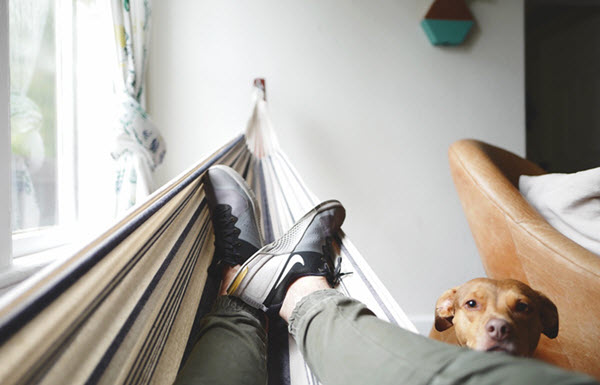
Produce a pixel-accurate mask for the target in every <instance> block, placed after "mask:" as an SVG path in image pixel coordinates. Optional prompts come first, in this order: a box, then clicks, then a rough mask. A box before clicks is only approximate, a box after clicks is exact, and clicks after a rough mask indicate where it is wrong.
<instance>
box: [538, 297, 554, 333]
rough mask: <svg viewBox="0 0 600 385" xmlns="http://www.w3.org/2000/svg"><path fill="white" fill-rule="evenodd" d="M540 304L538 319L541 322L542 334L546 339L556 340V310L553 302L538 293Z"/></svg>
mask: <svg viewBox="0 0 600 385" xmlns="http://www.w3.org/2000/svg"><path fill="white" fill-rule="evenodd" d="M538 295H539V296H540V297H539V303H540V319H541V320H542V326H543V328H544V329H543V330H542V333H544V334H545V335H546V336H547V337H548V338H556V336H557V335H558V310H557V309H556V305H555V304H554V302H552V301H550V299H549V298H548V297H546V296H545V295H543V294H542V293H540V292H539V291H538Z"/></svg>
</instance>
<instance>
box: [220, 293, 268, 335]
mask: <svg viewBox="0 0 600 385" xmlns="http://www.w3.org/2000/svg"><path fill="white" fill-rule="evenodd" d="M211 313H213V314H239V313H246V314H249V315H250V316H251V317H252V318H256V319H257V320H258V321H259V322H260V324H261V325H262V327H263V328H266V327H267V320H266V316H265V313H264V312H262V311H260V310H258V309H255V308H253V307H252V306H250V305H248V304H246V303H245V302H244V301H242V300H241V299H239V298H238V297H234V296H230V295H222V296H219V297H217V300H216V301H215V304H214V306H213V310H212V312H211Z"/></svg>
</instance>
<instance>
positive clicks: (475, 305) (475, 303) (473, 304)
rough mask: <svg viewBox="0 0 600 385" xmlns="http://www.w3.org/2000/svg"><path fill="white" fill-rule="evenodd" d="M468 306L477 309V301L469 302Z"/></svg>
mask: <svg viewBox="0 0 600 385" xmlns="http://www.w3.org/2000/svg"><path fill="white" fill-rule="evenodd" d="M466 305H467V306H468V307H470V308H474V307H477V301H475V300H474V299H471V300H469V301H467V303H466Z"/></svg>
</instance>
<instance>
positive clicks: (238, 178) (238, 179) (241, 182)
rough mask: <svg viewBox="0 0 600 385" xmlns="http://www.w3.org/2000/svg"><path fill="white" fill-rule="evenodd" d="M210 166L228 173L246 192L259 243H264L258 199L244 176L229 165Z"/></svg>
mask: <svg viewBox="0 0 600 385" xmlns="http://www.w3.org/2000/svg"><path fill="white" fill-rule="evenodd" d="M211 168H217V169H219V170H221V171H223V172H224V173H226V174H227V175H229V176H230V177H231V178H232V179H233V180H234V182H235V183H236V184H237V185H238V186H239V187H240V188H241V189H242V190H243V191H244V192H245V193H246V195H248V197H249V198H250V204H251V205H252V212H253V213H254V223H255V224H256V228H257V230H258V236H259V237H260V244H261V245H264V244H265V237H264V236H263V232H262V228H261V225H260V224H261V215H260V210H259V208H258V200H257V199H256V195H254V192H253V191H252V190H251V189H250V187H249V186H248V184H247V183H246V181H245V180H244V178H242V176H241V175H240V174H238V173H237V172H236V171H235V170H234V169H232V168H231V167H229V166H225V165H222V164H218V165H215V166H212V167H211Z"/></svg>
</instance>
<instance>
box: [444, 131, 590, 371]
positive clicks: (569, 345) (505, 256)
mask: <svg viewBox="0 0 600 385" xmlns="http://www.w3.org/2000/svg"><path fill="white" fill-rule="evenodd" d="M449 158H450V169H451V172H452V177H453V179H454V183H455V185H456V189H457V191H458V195H459V197H460V200H461V203H462V206H463V209H464V212H465V214H466V217H467V220H468V222H469V226H470V227H471V232H472V233H473V237H474V238H475V243H476V244H477V248H478V249H479V253H480V255H481V260H482V262H483V266H484V269H485V271H486V273H487V274H488V276H489V277H491V278H499V279H501V278H513V279H518V280H521V281H523V282H525V283H527V284H529V285H530V286H531V287H533V288H534V289H536V290H539V291H541V292H543V293H545V294H546V295H547V296H548V297H549V298H550V299H552V301H554V303H555V304H556V306H557V307H558V313H559V333H558V337H557V338H556V339H553V340H550V339H548V338H547V337H546V336H544V335H542V338H541V340H540V345H539V347H538V350H537V351H536V356H537V357H538V358H540V359H542V360H544V361H547V362H551V363H554V364H556V365H559V366H562V367H564V368H567V369H573V370H577V371H582V372H585V373H588V374H590V375H592V376H594V377H596V378H598V379H600V256H598V255H596V254H594V253H591V252H590V251H588V250H586V249H584V248H583V247H581V246H579V245H578V244H576V243H575V242H573V241H571V240H570V239H568V238H566V237H565V236H563V235H562V234H560V233H559V232H558V231H556V230H555V229H554V228H553V227H552V226H550V224H548V222H546V220H544V218H542V217H541V216H540V214H538V212H537V211H536V210H535V209H534V208H533V207H532V206H530V205H529V203H527V201H526V200H525V199H524V198H523V197H522V196H521V194H520V193H519V190H518V183H519V176H520V175H540V174H544V173H545V172H544V170H542V169H541V168H540V167H538V166H537V165H535V164H533V163H531V162H529V161H527V160H525V159H523V158H520V157H518V156H516V155H514V154H512V153H510V152H508V151H505V150H502V149H500V148H497V147H494V146H491V145H489V144H486V143H483V142H479V141H476V140H461V141H458V142H456V143H454V144H453V145H452V146H451V147H450V150H449ZM599 220H600V219H599Z"/></svg>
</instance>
